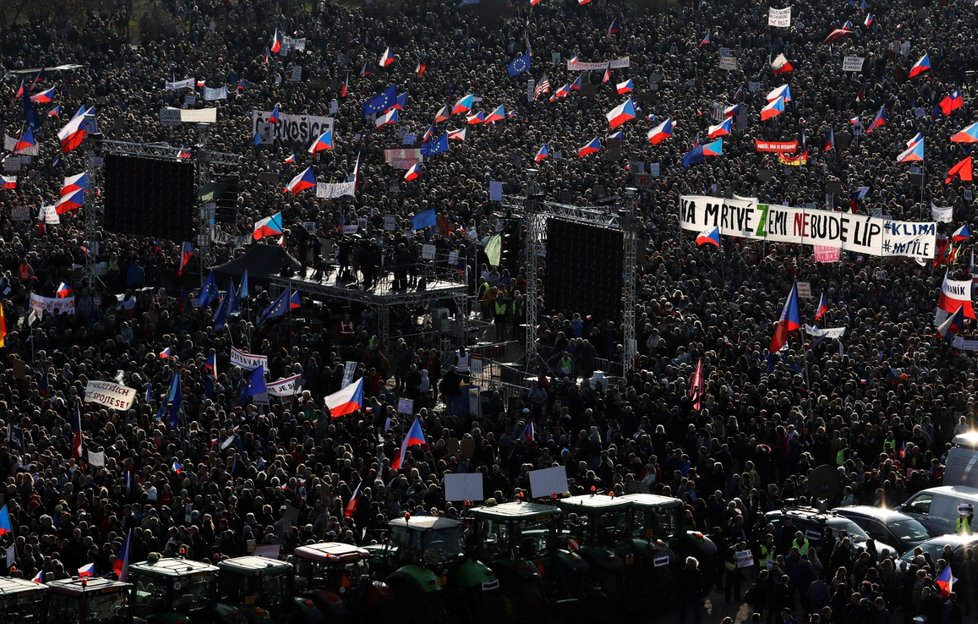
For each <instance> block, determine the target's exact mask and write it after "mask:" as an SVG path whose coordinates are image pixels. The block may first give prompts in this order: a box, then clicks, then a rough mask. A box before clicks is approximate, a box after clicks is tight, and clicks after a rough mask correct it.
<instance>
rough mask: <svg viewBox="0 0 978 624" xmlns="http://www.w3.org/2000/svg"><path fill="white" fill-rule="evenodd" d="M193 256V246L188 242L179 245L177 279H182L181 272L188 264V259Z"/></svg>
mask: <svg viewBox="0 0 978 624" xmlns="http://www.w3.org/2000/svg"><path fill="white" fill-rule="evenodd" d="M193 256H194V246H193V244H192V243H190V242H189V241H183V243H182V244H181V245H180V266H179V267H178V268H177V277H183V270H184V269H185V268H187V265H188V264H190V259H191V258H193Z"/></svg>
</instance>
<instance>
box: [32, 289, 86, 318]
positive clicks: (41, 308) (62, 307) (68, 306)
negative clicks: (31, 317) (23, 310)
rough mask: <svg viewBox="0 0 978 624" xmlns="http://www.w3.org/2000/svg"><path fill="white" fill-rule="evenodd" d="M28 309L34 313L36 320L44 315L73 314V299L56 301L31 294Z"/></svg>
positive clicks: (66, 298)
mask: <svg viewBox="0 0 978 624" xmlns="http://www.w3.org/2000/svg"><path fill="white" fill-rule="evenodd" d="M30 309H31V310H33V311H34V312H35V313H36V315H37V317H38V318H42V317H43V316H44V315H45V314H74V313H75V298H74V297H65V298H64V299H57V298H55V297H42V296H41V295H38V294H35V293H31V304H30Z"/></svg>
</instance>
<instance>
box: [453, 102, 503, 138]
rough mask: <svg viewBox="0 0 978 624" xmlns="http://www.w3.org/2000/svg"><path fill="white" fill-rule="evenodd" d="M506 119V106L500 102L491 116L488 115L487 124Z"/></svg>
mask: <svg viewBox="0 0 978 624" xmlns="http://www.w3.org/2000/svg"><path fill="white" fill-rule="evenodd" d="M504 119H506V107H505V106H503V105H502V104H500V105H499V106H497V107H496V110H494V111H492V112H491V113H489V116H488V117H486V121H485V123H487V124H488V123H495V122H497V121H502V120H504ZM449 138H451V137H449Z"/></svg>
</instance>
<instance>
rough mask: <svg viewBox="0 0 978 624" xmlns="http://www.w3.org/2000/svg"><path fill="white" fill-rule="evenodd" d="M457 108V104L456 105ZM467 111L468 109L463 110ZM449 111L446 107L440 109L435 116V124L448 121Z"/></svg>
mask: <svg viewBox="0 0 978 624" xmlns="http://www.w3.org/2000/svg"><path fill="white" fill-rule="evenodd" d="M456 106H457V104H456ZM465 110H468V109H465ZM451 116H452V115H451V111H449V110H448V105H447V104H446V105H445V106H442V107H441V110H439V111H438V113H437V114H436V115H435V123H441V122H443V121H448V120H449V119H450V118H451Z"/></svg>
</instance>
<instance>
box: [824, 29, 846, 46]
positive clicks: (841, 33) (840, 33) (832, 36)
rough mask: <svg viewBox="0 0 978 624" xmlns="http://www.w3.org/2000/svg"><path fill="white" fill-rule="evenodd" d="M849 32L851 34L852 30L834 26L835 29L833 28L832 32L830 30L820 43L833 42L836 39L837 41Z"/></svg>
mask: <svg viewBox="0 0 978 624" xmlns="http://www.w3.org/2000/svg"><path fill="white" fill-rule="evenodd" d="M851 34H852V31H851V30H849V29H848V28H836V29H835V30H833V31H832V32H830V33H829V34H828V35H827V36H826V37H825V39H823V40H822V43H823V44H825V43H835V42H836V41H839V40H840V39H842V38H843V37H848V36H849V35H851Z"/></svg>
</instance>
